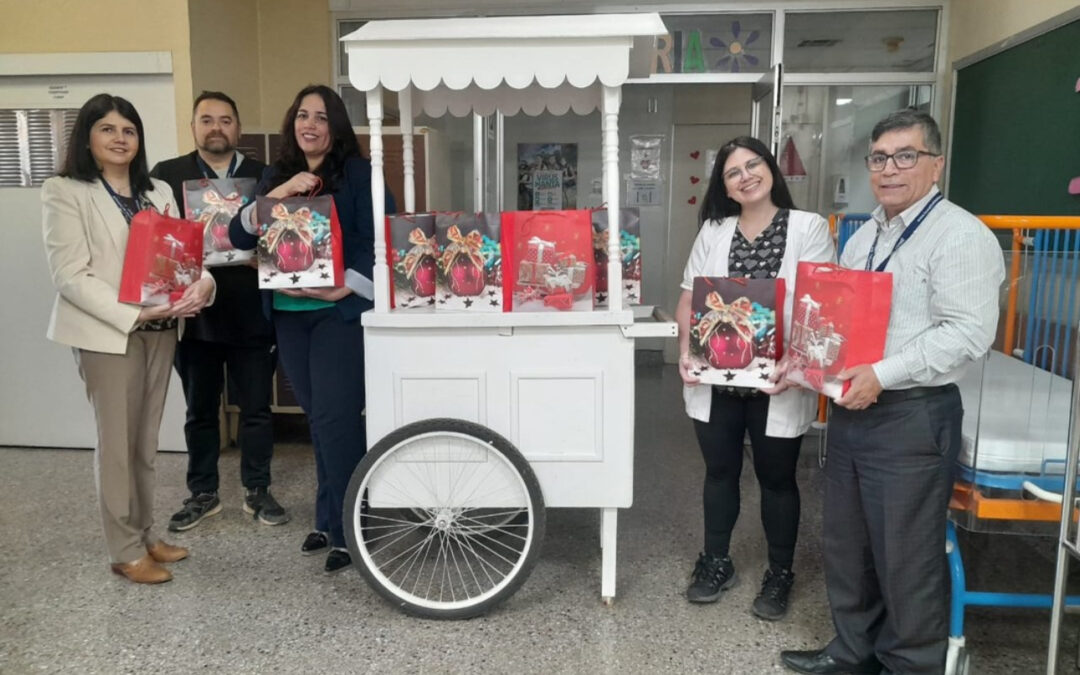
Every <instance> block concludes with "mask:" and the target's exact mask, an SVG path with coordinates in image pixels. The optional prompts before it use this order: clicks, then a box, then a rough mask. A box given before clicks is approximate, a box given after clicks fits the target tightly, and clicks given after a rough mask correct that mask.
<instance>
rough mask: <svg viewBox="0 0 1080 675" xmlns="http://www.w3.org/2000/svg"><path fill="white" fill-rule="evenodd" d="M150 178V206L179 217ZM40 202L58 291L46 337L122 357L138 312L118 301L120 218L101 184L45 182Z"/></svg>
mask: <svg viewBox="0 0 1080 675" xmlns="http://www.w3.org/2000/svg"><path fill="white" fill-rule="evenodd" d="M151 180H152V182H153V186H154V189H153V190H152V191H150V192H148V193H147V197H148V198H149V200H150V202H151V203H152V204H153V205H154V207H155V208H156V209H157V210H159V211H161V212H162V213H166V208H168V211H167V213H169V214H170V215H178V214H179V213H180V212H179V210H178V209H177V208H176V203H175V201H174V199H173V193H172V190H171V189H170V188H169V186H168V184H166V183H164V182H163V181H160V180H156V179H151ZM41 204H42V230H43V233H44V237H45V254H46V256H47V257H48V262H49V272H50V274H51V275H52V280H53V285H54V286H55V287H56V290H57V293H56V301H55V302H54V303H53V309H52V316H51V317H50V318H49V330H48V332H47V333H46V335H47V337H48V338H49V339H50V340H53V341H55V342H59V343H61V344H65V345H70V346H72V347H77V348H79V349H87V350H90V351H95V352H105V353H109V354H123V353H125V352H126V351H127V339H128V335H129V334H130V333H131V332H132V331H133V330H134V329H135V324H136V321H137V320H138V317H139V309H140V308H139V307H138V306H136V305H129V304H125V303H121V302H119V301H118V300H117V297H118V296H119V292H120V275H121V273H122V272H123V268H124V251H125V249H126V248H127V238H128V225H127V223H126V222H125V221H124V216H123V214H122V213H120V209H119V207H117V206H116V203H115V202H114V201H113V199H112V197H110V196H109V193H108V191H106V189H105V186H104V185H103V184H102V183H101V181H100V180H97V181H94V182H92V183H88V182H85V181H81V180H76V179H74V178H62V177H59V176H57V177H55V178H50V179H48V180H47V181H45V183H44V185H42V188H41ZM211 278H213V277H211ZM181 327H182V323H181Z"/></svg>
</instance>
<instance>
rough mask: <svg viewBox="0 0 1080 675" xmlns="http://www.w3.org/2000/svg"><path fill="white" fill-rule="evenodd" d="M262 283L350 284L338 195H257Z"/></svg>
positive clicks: (285, 285) (270, 285) (300, 285)
mask: <svg viewBox="0 0 1080 675" xmlns="http://www.w3.org/2000/svg"><path fill="white" fill-rule="evenodd" d="M255 215H256V218H257V220H258V223H259V244H258V246H257V247H256V251H257V254H258V257H259V288H340V287H341V286H342V285H344V283H345V258H344V256H343V253H342V244H341V224H340V223H339V221H338V215H337V209H336V208H335V207H334V198H333V197H331V196H330V195H320V196H318V197H287V198H285V199H274V198H273V197H257V198H256V199H255Z"/></svg>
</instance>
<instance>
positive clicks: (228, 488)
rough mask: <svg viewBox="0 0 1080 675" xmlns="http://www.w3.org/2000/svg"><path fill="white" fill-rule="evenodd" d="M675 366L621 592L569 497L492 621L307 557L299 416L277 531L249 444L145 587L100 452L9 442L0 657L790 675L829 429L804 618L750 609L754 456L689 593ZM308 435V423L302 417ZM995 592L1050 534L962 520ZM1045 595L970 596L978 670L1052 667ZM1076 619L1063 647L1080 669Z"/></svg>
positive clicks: (1038, 570)
mask: <svg viewBox="0 0 1080 675" xmlns="http://www.w3.org/2000/svg"><path fill="white" fill-rule="evenodd" d="M677 380H678V377H677V374H676V373H675V372H674V370H673V369H671V368H666V369H665V368H660V367H639V369H638V386H637V405H638V411H637V442H636V448H637V449H636V453H637V456H636V460H635V461H636V474H635V480H636V484H635V491H634V494H635V503H634V506H633V507H632V508H631V509H629V510H627V511H624V512H621V513H620V516H619V538H618V591H617V593H618V595H617V599H616V601H615V604H614V605H613V606H612V607H605V606H603V605H602V604H601V603H600V600H599V590H600V550H599V543H598V528H599V515H598V513H597V512H596V511H587V510H571V509H566V510H564V509H553V510H550V511H549V512H548V526H547V537H546V539H545V541H544V542H543V549H542V552H541V557H540V560H539V563H538V564H537V566H536V568H535V570H534V571H533V573H532V576H531V577H530V578H529V580H528V581H527V582H526V584H525V585H524V586H523V587H522V588H521V590H519V591H518V592H517V594H515V595H514V596H513V597H511V598H510V599H509V600H508V601H507V602H506V603H505V604H503V605H501V606H500V607H498V608H496V609H495V610H493V611H492V612H491V613H489V614H488V615H487V616H485V617H482V618H477V619H473V620H469V621H462V622H433V621H424V620H418V619H413V618H409V617H407V616H405V615H403V614H401V613H400V612H398V611H397V610H395V609H394V608H392V607H391V606H389V605H388V604H387V603H385V602H383V601H382V600H381V599H380V598H379V597H378V596H376V594H375V593H374V592H373V591H371V590H370V589H369V588H368V587H367V586H366V585H365V583H364V582H363V580H362V579H361V577H360V575H359V574H358V573H356V572H355V571H351V570H350V571H348V572H346V573H343V574H341V575H338V576H335V577H331V578H327V577H325V576H324V575H323V574H322V565H323V561H324V560H323V557H322V556H312V557H304V556H301V555H300V554H299V546H300V542H301V541H302V540H303V538H304V535H305V534H306V533H307V532H308V530H309V529H310V526H311V523H312V518H313V498H314V473H315V470H314V463H313V460H312V455H311V449H310V446H308V445H307V444H306V442H305V440H304V439H303V436H302V429H303V426H302V424H300V425H298V424H296V421H295V420H294V421H289V420H281V421H279V429H278V431H279V432H280V433H279V434H278V439H279V442H278V445H277V452H276V455H275V459H274V465H273V473H274V485H273V490H274V494H275V496H276V497H277V498H278V500H279V501H280V502H281V503H282V504H283V505H285V506H286V507H287V508H288V509H289V510H290V511H291V512H292V514H293V520H292V521H291V522H290V523H288V524H286V525H283V526H280V527H266V526H262V525H259V524H257V523H255V522H253V521H252V520H251V518H250V517H249V516H246V515H245V514H243V512H242V511H241V510H240V504H241V500H242V491H241V488H240V485H239V454H238V452H236V451H235V450H231V451H227V452H225V453H224V454H223V456H222V459H221V474H222V489H221V496H222V501H223V502H224V506H225V509H224V511H223V513H222V514H221V515H219V516H216V517H214V518H210V519H208V520H206V521H204V522H203V523H202V524H200V525H199V526H198V527H196V528H194V529H193V530H191V531H189V532H187V533H182V534H179V535H175V536H171V537H170V540H171V541H174V542H176V543H179V544H183V545H185V546H189V547H190V548H191V551H192V555H191V558H190V559H188V560H185V561H183V562H180V563H177V564H175V565H173V566H172V568H173V570H174V573H175V575H176V578H175V580H174V581H173V582H171V583H169V584H164V585H162V586H158V587H143V586H136V585H133V584H130V583H127V582H126V581H124V580H122V579H120V578H118V577H116V576H114V575H113V574H111V573H110V572H109V569H108V565H107V559H106V555H105V551H104V547H103V543H102V536H101V533H100V525H99V523H98V519H97V510H96V506H95V498H94V488H93V470H92V456H91V453H89V452H86V451H74V450H37V449H35V450H23V449H14V448H0V475H2V476H3V483H4V487H3V490H2V491H0V541H3V543H4V545H3V547H2V548H0V672H3V673H32V672H33V673H36V672H73V673H136V672H140V673H141V672H147V671H161V670H170V669H181V670H182V671H183V672H207V673H216V672H230V673H305V672H340V673H399V672H400V673H411V672H431V673H443V672H446V673H472V672H490V673H696V672H702V673H705V672H708V673H779V672H784V671H783V668H782V666H780V664H779V658H778V653H779V651H780V650H781V649H785V648H796V649H798V648H812V647H817V646H819V645H822V644H824V643H825V642H826V641H827V640H828V639H829V638H831V636H832V625H831V621H830V618H829V612H828V606H827V603H826V599H825V588H824V581H823V575H822V564H821V543H820V538H821V537H820V534H821V491H822V480H821V474H820V471H819V469H818V466H817V438H816V437H814V436H810V437H808V438H807V439H806V441H805V444H804V452H803V456H802V459H801V460H800V478H801V487H802V496H803V500H802V503H803V521H802V526H801V530H800V540H799V549H798V554H797V559H796V574H797V580H796V585H795V588H794V590H793V592H792V605H791V611H790V613H789V615H788V617H787V618H786V619H785V620H783V621H781V622H778V623H767V622H763V621H759V620H757V619H756V618H754V617H753V615H752V614H751V613H750V604H751V602H752V601H753V598H754V595H755V594H756V592H757V587H758V584H759V582H760V579H761V574H762V572H763V570H764V565H765V544H764V539H763V536H762V534H761V527H760V520H759V515H758V513H759V510H758V507H759V504H758V496H757V492H758V491H757V487H756V483H755V482H754V479H753V473H752V470H751V469H750V467H749V462H748V463H747V465H748V466H747V467H746V469H745V470H744V473H743V483H742V494H743V506H742V517H741V519H740V521H739V524H738V526H737V528H736V531H735V535H734V539H733V546H732V555H733V557H734V560H735V564H736V567H737V573H738V575H739V581H738V584H737V585H736V586H735V587H734V588H733V589H731V590H730V591H729V592H727V593H725V594H724V596H723V598H722V599H721V601H720V602H718V603H716V604H714V605H706V606H692V605H690V604H688V603H687V602H686V601H685V600H684V599H683V597H682V592H683V590H684V588H685V585H686V583H687V576H688V574H689V571H690V569H691V567H692V566H693V562H694V560H695V557H696V555H697V552H698V550H699V548H700V540H701V506H700V502H701V499H700V494H701V489H700V485H701V472H702V470H703V467H702V463H701V459H700V455H699V453H698V450H697V446H696V442H695V440H694V437H693V431H692V428H691V425H690V423H689V422H688V420H687V418H686V416H685V415H684V413H683V412H682V404H681V396H680V395H679V390H678V382H677ZM298 430H299V431H300V432H301V433H300V434H298ZM185 465H186V458H185V457H184V456H183V455H177V454H162V455H161V456H159V458H158V486H159V487H158V490H157V498H156V516H157V520H158V522H159V523H161V524H162V530H163V529H164V524H165V523H166V522H167V520H168V517H169V514H171V513H172V512H173V511H174V510H176V509H177V508H178V507H179V505H180V502H181V501H182V500H183V498H184V497H185V496H186V490H185V489H184V472H185ZM963 539H964V541H963V545H964V547H965V551H966V555H967V567H968V578H969V582H970V584H971V586H972V587H977V588H980V589H984V590H1002V591H1009V590H1012V591H1022V592H1048V591H1049V589H1050V588H1051V587H1052V581H1053V553H1054V542H1053V540H1050V539H1043V538H1035V537H1026V536H1012V535H1010V536H996V537H991V536H986V535H970V534H966V533H965V534H964V538H963ZM1048 632H1049V618H1048V615H1047V613H1046V612H1045V611H1026V610H1001V609H991V608H986V609H973V610H970V611H968V613H967V638H968V645H969V648H970V650H971V652H972V654H973V667H974V670H975V672H978V673H990V674H993V673H1035V672H1041V671H1042V670H1044V669H1045V666H1044V665H1043V664H1044V663H1045V650H1046V640H1047V635H1048ZM1076 632H1077V623H1076V620H1075V617H1073V616H1069V617H1068V618H1067V622H1066V630H1065V635H1064V645H1063V650H1064V651H1063V659H1062V660H1063V661H1066V662H1068V663H1067V665H1068V666H1069V667H1071V666H1072V655H1073V654H1075V653H1076V649H1077V638H1076Z"/></svg>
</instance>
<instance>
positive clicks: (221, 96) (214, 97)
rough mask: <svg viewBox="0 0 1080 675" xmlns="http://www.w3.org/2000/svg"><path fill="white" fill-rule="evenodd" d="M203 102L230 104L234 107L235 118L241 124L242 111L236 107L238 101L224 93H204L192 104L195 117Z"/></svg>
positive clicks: (192, 112)
mask: <svg viewBox="0 0 1080 675" xmlns="http://www.w3.org/2000/svg"><path fill="white" fill-rule="evenodd" d="M203 101H221V102H222V103H228V104H229V105H230V106H232V111H233V117H235V118H236V121H237V123H239V122H240V110H239V109H238V108H237V107H236V101H234V100H232V97H231V96H229V95H228V94H226V93H225V92H222V91H203V93H201V94H199V95H198V97H197V98H196V99H195V102H194V103H192V104H191V115H192V117H194V116H195V110H196V109H198V107H199V104H200V103H202V102H203Z"/></svg>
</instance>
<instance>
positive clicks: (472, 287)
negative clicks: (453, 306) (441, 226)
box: [442, 225, 485, 296]
mask: <svg viewBox="0 0 1080 675" xmlns="http://www.w3.org/2000/svg"><path fill="white" fill-rule="evenodd" d="M446 238H447V239H448V240H449V242H450V243H448V244H447V245H446V248H445V250H444V251H443V254H442V265H443V269H444V270H446V277H447V283H448V285H449V287H450V292H451V293H453V294H454V295H460V296H477V295H480V294H481V293H482V292H483V291H484V283H485V279H484V258H483V256H481V255H480V248H481V247H482V246H483V244H484V239H483V235H481V234H480V232H479V231H478V230H473V231H471V232H469V234H467V235H462V234H461V230H460V229H459V228H458V226H457V225H451V226H450V227H449V229H447V231H446Z"/></svg>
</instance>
